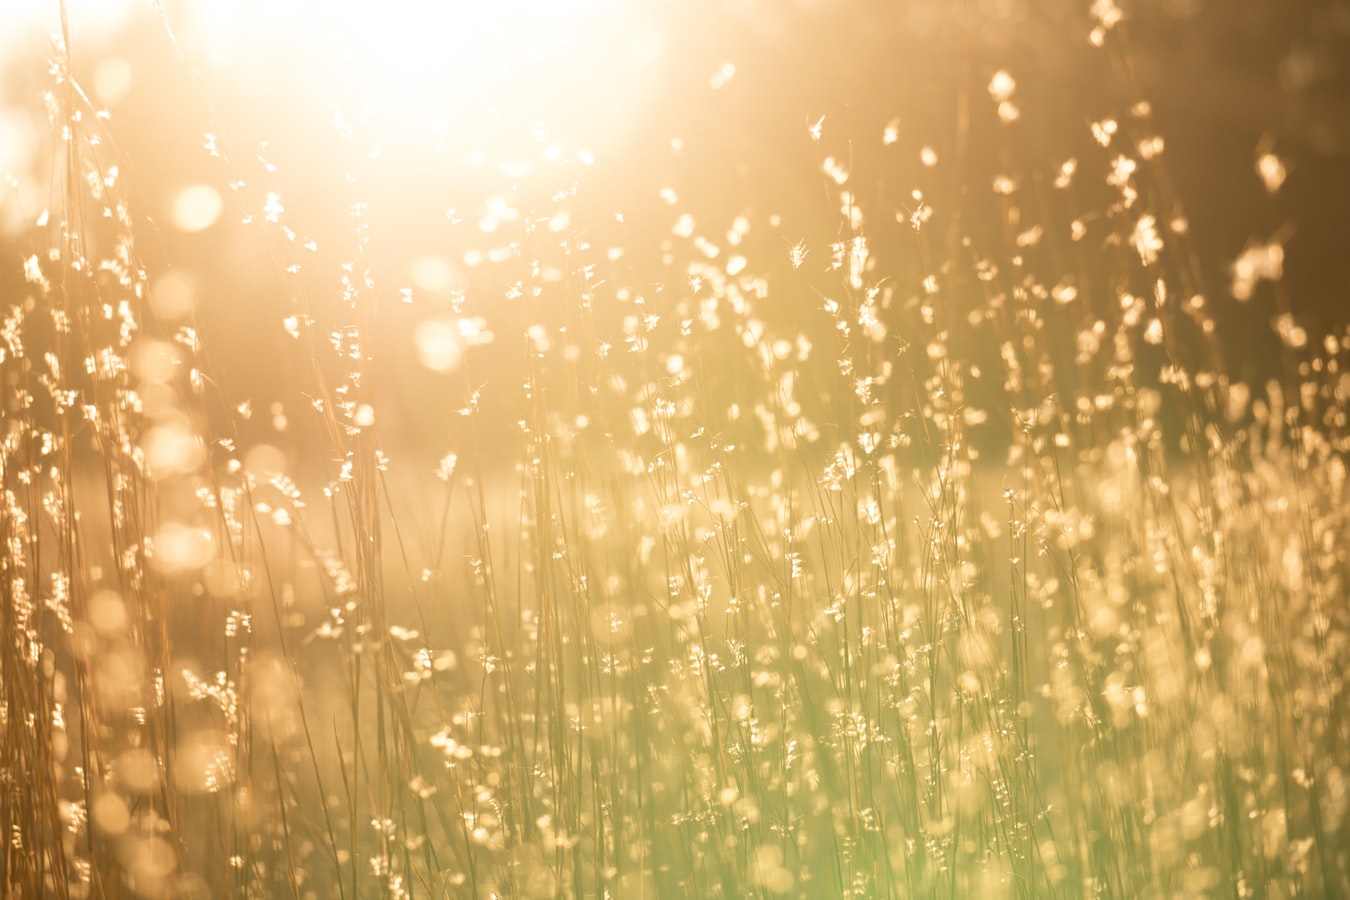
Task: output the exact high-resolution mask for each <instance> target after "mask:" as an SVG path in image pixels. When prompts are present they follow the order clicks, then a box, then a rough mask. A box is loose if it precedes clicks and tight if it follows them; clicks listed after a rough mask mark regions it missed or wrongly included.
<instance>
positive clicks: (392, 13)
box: [177, 0, 660, 156]
mask: <svg viewBox="0 0 1350 900" xmlns="http://www.w3.org/2000/svg"><path fill="white" fill-rule="evenodd" d="M642 5H643V4H641V3H635V2H631V0H628V2H625V0H506V2H494V3H486V2H445V3H436V2H426V0H394V2H385V3H369V2H363V0H335V2H318V0H240V2H235V3H218V2H212V0H186V2H184V3H183V4H182V5H181V7H180V8H179V12H178V16H177V18H179V19H180V20H181V22H182V24H181V25H180V26H179V36H180V39H181V40H182V41H183V42H184V43H185V44H187V45H189V46H190V48H191V50H192V51H193V53H194V55H195V56H197V57H199V58H204V59H206V60H209V61H210V64H211V65H212V66H213V67H214V68H215V69H217V70H218V71H219V72H222V73H227V75H228V77H229V78H230V79H231V80H232V81H242V82H244V83H251V84H253V85H254V86H255V87H258V88H267V89H272V88H274V87H275V85H276V83H277V78H278V73H279V72H280V73H284V74H285V76H286V77H285V82H284V83H285V84H286V85H287V87H286V88H285V89H286V90H292V91H294V90H301V91H303V92H304V93H305V94H306V95H307V99H309V100H311V101H319V102H324V103H327V104H329V105H330V106H331V107H332V108H333V109H334V111H335V113H341V114H342V115H345V116H359V117H362V118H365V119H367V120H369V121H372V122H373V123H375V124H377V125H378V126H380V127H381V128H382V129H384V130H385V131H389V130H391V129H392V130H395V131H398V130H402V131H411V132H415V133H422V134H425V133H426V132H427V130H428V129H430V130H432V131H433V132H438V133H446V132H448V133H450V134H454V133H455V132H456V131H458V130H459V128H460V123H461V121H462V120H464V119H465V118H471V119H473V120H474V121H477V120H478V119H480V118H482V117H484V116H486V117H487V118H488V119H489V120H502V119H504V118H512V119H522V118H526V117H528V118H530V119H532V120H533V121H531V122H527V123H526V124H528V125H533V124H536V123H543V124H544V125H545V126H547V127H549V128H554V129H556V128H559V127H567V128H569V129H571V130H573V131H578V130H580V131H586V132H587V140H588V141H590V142H592V143H594V142H595V141H597V140H599V141H603V140H604V139H605V135H604V134H602V133H596V132H599V131H600V130H601V126H602V125H604V126H605V127H612V123H606V122H605V121H604V120H602V119H601V117H600V116H599V115H597V109H598V108H603V107H604V106H605V105H606V104H596V103H595V97H594V94H595V90H596V89H597V88H598V87H599V88H603V90H604V92H605V93H606V95H607V96H609V97H611V98H614V97H616V96H618V95H622V96H621V97H620V100H621V101H622V100H623V99H625V98H626V99H633V98H635V97H637V96H638V92H639V91H640V90H641V88H642V85H643V83H644V82H645V80H646V79H647V78H648V77H650V73H651V68H652V63H653V62H654V61H655V60H656V59H657V58H658V57H659V55H660V54H659V43H660V42H659V40H657V39H655V38H654V35H655V34H656V32H655V30H654V29H653V28H651V27H650V26H649V25H647V24H646V23H645V22H644V18H645V15H644V12H643V10H642V9H641V8H640V7H641V6H642ZM654 48H655V49H654ZM484 143H485V144H486V146H482V147H479V148H477V149H480V150H482V151H485V152H487V153H488V154H489V155H490V156H496V155H499V154H501V153H503V152H507V148H505V147H502V146H493V145H491V140H490V137H485V140H484Z"/></svg>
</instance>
